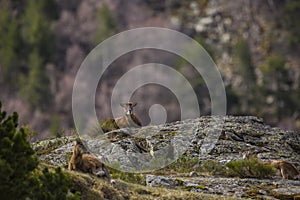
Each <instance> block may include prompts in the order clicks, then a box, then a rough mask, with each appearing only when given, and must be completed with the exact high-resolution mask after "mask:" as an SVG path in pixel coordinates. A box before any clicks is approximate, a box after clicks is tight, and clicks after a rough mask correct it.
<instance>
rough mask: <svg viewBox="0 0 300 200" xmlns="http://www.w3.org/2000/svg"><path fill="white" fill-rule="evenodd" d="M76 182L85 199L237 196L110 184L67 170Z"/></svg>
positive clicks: (120, 182)
mask: <svg viewBox="0 0 300 200" xmlns="http://www.w3.org/2000/svg"><path fill="white" fill-rule="evenodd" d="M67 173H68V174H70V176H71V179H72V180H73V182H74V188H73V189H74V190H76V191H79V192H80V193H81V198H82V199H84V200H93V199H95V200H96V199H97V200H98V199H114V200H123V199H143V200H147V199H167V200H175V199H176V200H180V199H182V200H183V199H191V200H193V199H195V200H196V199H204V200H219V199H223V200H231V199H232V200H233V199H236V198H229V197H221V196H217V195H208V194H201V193H197V192H188V191H182V190H173V189H166V188H154V187H147V186H143V185H139V184H133V183H128V182H125V181H123V180H120V179H117V180H115V181H116V183H115V184H114V185H111V184H108V183H107V182H106V181H105V180H102V179H99V178H97V177H95V176H91V175H89V174H83V173H78V172H73V171H72V172H67Z"/></svg>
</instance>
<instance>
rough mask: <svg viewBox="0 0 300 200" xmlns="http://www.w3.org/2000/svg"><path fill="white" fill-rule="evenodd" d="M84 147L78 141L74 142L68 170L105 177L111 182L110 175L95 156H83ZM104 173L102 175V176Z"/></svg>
mask: <svg viewBox="0 0 300 200" xmlns="http://www.w3.org/2000/svg"><path fill="white" fill-rule="evenodd" d="M84 149H85V147H84V145H83V143H82V141H81V140H80V139H77V140H76V143H75V146H74V150H73V154H72V157H71V159H70V162H69V166H68V170H75V171H81V172H85V173H91V174H94V175H97V176H99V177H102V176H103V175H105V176H106V178H107V180H108V182H109V183H110V182H111V178H110V174H109V172H108V170H107V168H106V166H105V165H104V164H103V163H102V162H101V160H100V159H99V158H97V157H95V156H92V155H88V154H84V153H83V152H84ZM103 173H104V174H103Z"/></svg>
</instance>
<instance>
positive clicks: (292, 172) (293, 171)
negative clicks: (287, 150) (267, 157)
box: [263, 160, 300, 179]
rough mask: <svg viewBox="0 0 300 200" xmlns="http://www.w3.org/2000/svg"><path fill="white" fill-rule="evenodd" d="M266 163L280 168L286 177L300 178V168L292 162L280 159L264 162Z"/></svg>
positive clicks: (282, 174) (283, 176)
mask: <svg viewBox="0 0 300 200" xmlns="http://www.w3.org/2000/svg"><path fill="white" fill-rule="evenodd" d="M263 163H264V164H266V165H271V166H273V167H275V168H277V169H279V170H280V174H281V176H282V178H284V179H299V178H300V173H299V171H298V169H297V168H296V167H295V166H294V165H293V164H292V163H290V162H287V161H284V160H280V161H267V162H263Z"/></svg>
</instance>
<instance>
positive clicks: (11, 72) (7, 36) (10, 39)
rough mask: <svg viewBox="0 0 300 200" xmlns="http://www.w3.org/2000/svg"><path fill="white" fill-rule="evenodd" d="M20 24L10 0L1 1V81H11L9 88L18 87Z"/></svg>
mask: <svg viewBox="0 0 300 200" xmlns="http://www.w3.org/2000/svg"><path fill="white" fill-rule="evenodd" d="M17 29H18V24H17V20H16V18H15V17H13V16H12V14H11V4H10V2H9V1H6V0H4V1H1V2H0V38H1V40H0V74H1V76H0V83H4V82H6V83H9V84H8V85H9V86H10V88H9V89H14V88H15V87H16V79H17V77H16V74H17V72H18V70H19V67H20V66H19V64H18V62H17V58H18V54H17V51H18V50H17V48H18V46H19V45H20V36H19V34H18V30H17Z"/></svg>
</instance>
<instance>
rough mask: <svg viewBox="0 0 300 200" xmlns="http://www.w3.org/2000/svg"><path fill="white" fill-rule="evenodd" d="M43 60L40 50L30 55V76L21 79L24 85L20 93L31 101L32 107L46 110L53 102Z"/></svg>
mask: <svg viewBox="0 0 300 200" xmlns="http://www.w3.org/2000/svg"><path fill="white" fill-rule="evenodd" d="M43 63H44V62H43V60H42V59H41V56H40V55H39V53H38V51H36V50H35V51H33V52H32V53H31V54H30V55H29V61H28V64H29V66H30V67H31V70H30V71H29V75H28V78H26V77H23V78H22V79H21V82H22V87H21V90H20V94H21V95H22V97H23V98H24V99H25V100H26V101H27V102H28V103H29V105H30V106H31V108H32V109H34V108H40V109H42V110H45V109H46V108H47V106H48V105H49V104H50V103H51V97H52V96H51V92H50V89H49V79H48V77H47V75H46V74H47V73H46V69H45V66H44V65H43Z"/></svg>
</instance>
